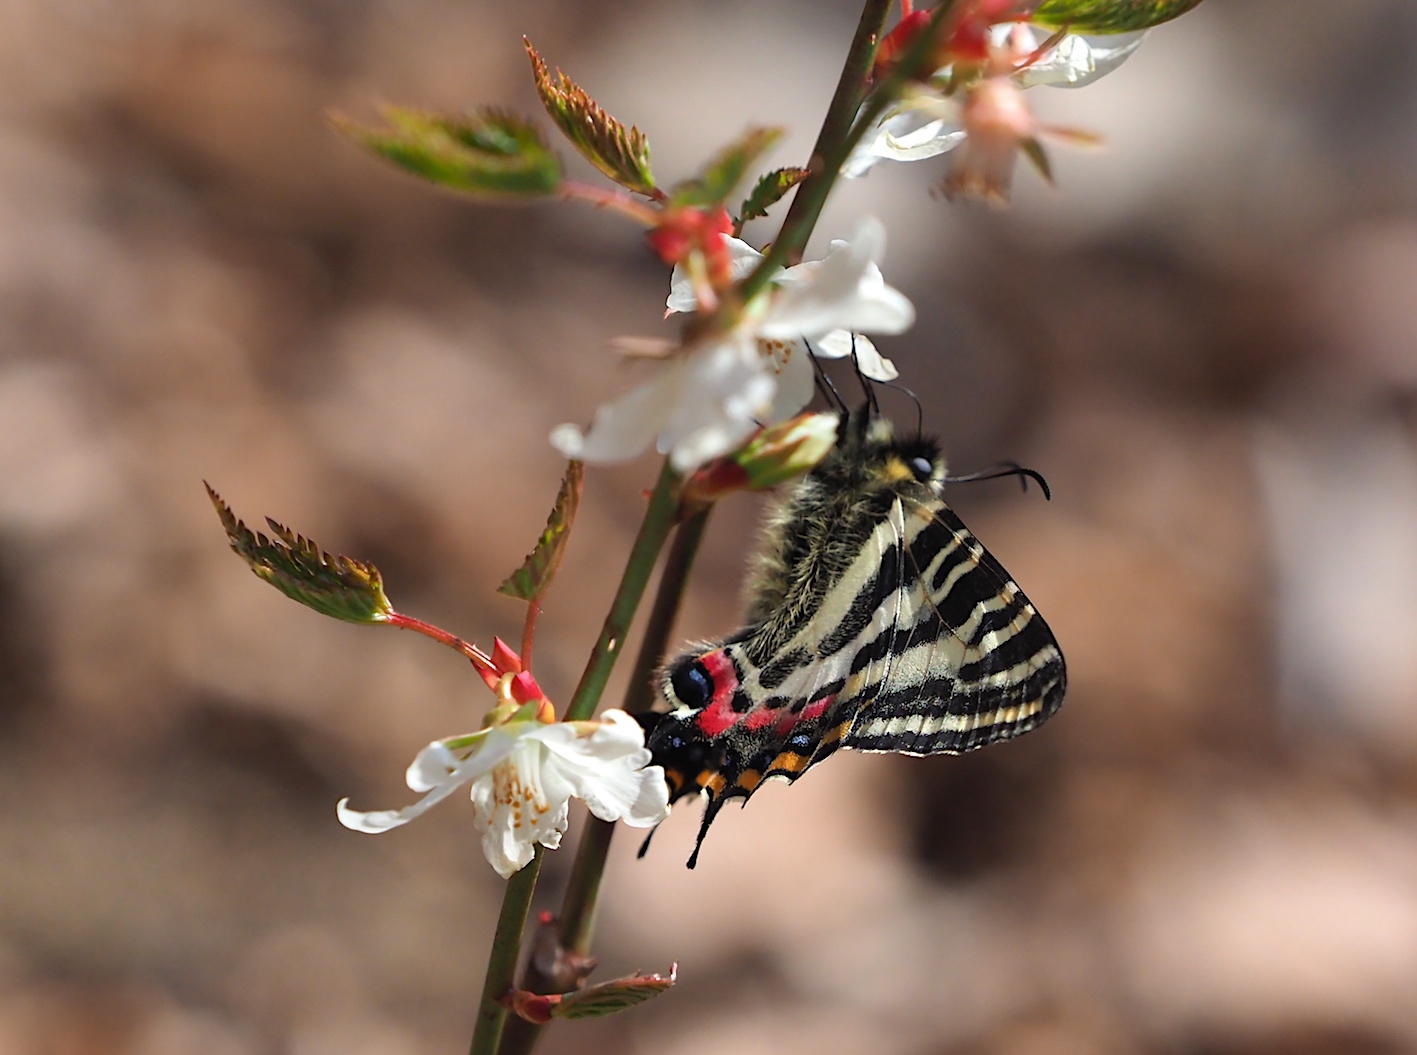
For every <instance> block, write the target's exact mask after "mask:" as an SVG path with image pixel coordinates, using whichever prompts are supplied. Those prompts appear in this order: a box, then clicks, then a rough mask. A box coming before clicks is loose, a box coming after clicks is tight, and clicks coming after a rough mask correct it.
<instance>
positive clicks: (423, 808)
mask: <svg viewBox="0 0 1417 1055" xmlns="http://www.w3.org/2000/svg"><path fill="white" fill-rule="evenodd" d="M515 747H516V738H515V737H512V736H508V735H507V734H506V733H504V732H503V731H502V730H500V729H497V728H493V729H491V730H489V731H488V735H487V739H485V740H483V741H482V743H481V745H479V747H478V749H477V750H476V751H475V752H474V753H473V754H472V755H470V756H469V757H468V758H467V759H466V760H465V761H461V762H459V761H458V759H457V756H456V755H454V754H453V753H452V752H451V751H450V750H448V747H447V745H446V744H445V743H444V742H443V741H441V740H435V741H433V743H431V744H429V745H428V746H427V747H425V748H424V749H423V750H421V751H419V752H418V756H417V757H416V758H414V760H413V764H412V765H410V766H409V767H408V772H407V774H406V775H405V779H406V780H407V782H408V786H409V787H410V788H411V789H412V790H414V791H425V792H427V794H425V795H424V796H423V798H421V799H419V800H418V801H417V802H415V803H413V804H412V805H411V806H405V807H404V808H403V809H401V810H369V811H368V812H364V811H361V810H352V809H350V808H349V799H348V798H347V797H346V798H343V799H340V801H339V803H338V804H337V805H336V806H335V813H336V815H337V816H338V817H339V820H340V823H341V824H343V825H344V826H345V827H346V828H351V829H353V830H354V831H357V832H368V833H370V834H377V833H379V832H386V831H388V830H389V829H391V828H398V827H400V826H402V825H404V824H407V823H408V822H409V821H411V820H413V818H415V817H418V816H421V815H422V814H424V813H426V812H427V811H428V810H429V809H431V808H432V807H433V806H436V805H437V804H438V803H440V802H442V801H443V800H444V799H445V798H447V797H448V796H449V795H451V794H452V793H453V792H454V791H456V790H457V789H458V788H460V787H462V785H464V784H466V783H467V782H468V781H469V780H476V779H477V778H479V777H480V776H482V775H483V774H484V773H487V772H489V771H490V770H491V769H492V768H493V767H494V766H496V765H497V764H498V763H499V762H501V761H502V760H503V759H504V758H506V757H507V756H508V755H509V754H511V753H512V751H513V750H514V749H515Z"/></svg>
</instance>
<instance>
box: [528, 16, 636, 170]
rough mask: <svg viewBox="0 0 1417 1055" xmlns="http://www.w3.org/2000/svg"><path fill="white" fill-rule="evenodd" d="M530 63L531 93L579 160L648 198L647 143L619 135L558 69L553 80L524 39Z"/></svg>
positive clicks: (613, 122) (633, 132)
mask: <svg viewBox="0 0 1417 1055" xmlns="http://www.w3.org/2000/svg"><path fill="white" fill-rule="evenodd" d="M522 42H523V43H524V44H526V53H527V57H528V58H530V59H531V72H532V76H533V77H534V78H535V79H536V91H537V94H539V95H540V96H541V102H542V105H543V106H545V107H546V112H547V113H548V114H550V115H551V120H553V121H555V122H556V126H557V127H558V128H560V129H561V131H562V132H564V133H565V134H566V138H567V139H569V140H570V141H571V142H572V143H574V144H575V146H576V149H577V150H579V151H580V152H581V154H583V155H584V156H585V159H586V160H587V161H589V162H590V163H591V164H592V165H594V166H595V167H596V168H598V169H599V170H600V171H601V172H603V173H604V174H605V175H606V176H609V177H610V178H611V179H613V180H614V181H615V182H616V183H618V184H620V186H622V187H625V188H626V189H628V190H632V191H635V192H637V193H639V194H650V195H652V194H654V193H655V186H654V176H653V175H652V174H651V173H650V168H649V140H647V139H646V138H645V136H644V133H643V132H641V131H640V130H639V129H638V128H636V127H634V126H633V125H631V126H630V129H629V131H626V130H625V126H624V125H622V124H621V123H620V122H619V121H617V120H615V118H613V117H611V116H610V115H609V114H608V113H606V112H605V111H604V110H602V109H601V108H600V106H599V104H598V103H596V101H595V100H594V99H592V98H591V97H590V96H589V95H587V94H586V93H585V90H584V89H583V88H581V86H580V85H578V84H576V83H575V82H574V81H573V80H571V79H570V78H569V77H567V76H566V75H565V74H564V73H562V72H561V71H560V70H559V69H558V70H557V71H556V75H555V77H553V76H552V75H551V73H550V71H549V70H548V69H547V68H546V63H545V62H543V61H542V58H541V56H540V55H538V54H537V53H536V49H535V48H534V47H532V46H531V41H529V40H527V39H526V38H525V37H523V38H522Z"/></svg>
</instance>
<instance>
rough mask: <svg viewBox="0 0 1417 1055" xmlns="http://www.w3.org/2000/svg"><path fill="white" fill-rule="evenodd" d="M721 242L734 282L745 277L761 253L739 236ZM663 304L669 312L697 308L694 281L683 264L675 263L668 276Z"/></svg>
mask: <svg viewBox="0 0 1417 1055" xmlns="http://www.w3.org/2000/svg"><path fill="white" fill-rule="evenodd" d="M723 243H724V245H726V246H727V247H728V255H729V259H730V261H731V263H730V264H729V272H730V273H731V274H732V276H733V281H735V282H737V281H738V280H739V279H742V278H746V277H747V275H748V273H749V272H750V271H752V270H753V268H755V267H757V266H758V261H760V260H761V259H762V258H763V254H762V253H760V252H758V251H757V250H756V249H754V248H753V247H752V246H750V245H749V244H748V243H747V242H745V241H743V239H741V238H725V239H724V240H723ZM664 306H665V307H666V308H668V309H669V311H670V312H676V311H698V310H699V301H698V298H697V297H695V296H694V283H693V282H691V281H690V279H689V270H688V268H686V267H685V266H684V265H683V264H675V265H674V273H673V274H672V275H670V276H669V299H668V300H666V301H665V302H664Z"/></svg>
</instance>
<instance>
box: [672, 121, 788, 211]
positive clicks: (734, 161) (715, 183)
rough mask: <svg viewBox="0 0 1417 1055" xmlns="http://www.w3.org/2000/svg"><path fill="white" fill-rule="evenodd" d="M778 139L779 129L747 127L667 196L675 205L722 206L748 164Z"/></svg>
mask: <svg viewBox="0 0 1417 1055" xmlns="http://www.w3.org/2000/svg"><path fill="white" fill-rule="evenodd" d="M781 138H782V129H781V128H750V129H748V131H746V132H744V133H743V134H742V135H741V136H739V137H738V138H737V139H736V140H734V141H733V142H732V143H729V144H728V146H726V147H724V148H723V149H722V150H720V151H719V152H718V153H717V154H715V155H714V156H713V158H712V159H711V160H710V161H709V163H708V164H707V165H705V166H704V168H703V171H702V172H700V173H699V174H698V175H697V176H696V177H694V178H693V179H691V180H685V181H684V182H683V183H681V184H679V185H678V186H677V187H675V188H674V190H673V191H672V192H671V194H670V199H671V200H672V201H673V202H674V204H675V205H697V206H704V205H722V204H723V202H724V199H725V198H727V197H728V196H729V195H730V194H732V193H733V188H735V187H737V186H738V184H739V183H741V182H743V176H744V175H745V174H746V173H747V171H748V168H749V166H751V165H752V164H753V162H755V161H757V160H758V158H760V157H762V155H764V154H765V153H767V152H768V151H769V150H771V149H772V148H773V146H774V145H776V143H777V141H778V140H779V139H781Z"/></svg>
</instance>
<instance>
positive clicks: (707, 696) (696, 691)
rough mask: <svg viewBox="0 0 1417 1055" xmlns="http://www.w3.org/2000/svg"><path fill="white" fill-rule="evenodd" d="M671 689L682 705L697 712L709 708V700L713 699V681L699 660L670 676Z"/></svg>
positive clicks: (686, 664)
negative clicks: (702, 708)
mask: <svg viewBox="0 0 1417 1055" xmlns="http://www.w3.org/2000/svg"><path fill="white" fill-rule="evenodd" d="M669 687H670V688H671V689H673V690H674V695H675V697H676V698H677V699H678V700H679V702H680V703H682V704H684V706H686V707H692V708H694V709H695V710H698V709H699V708H701V707H707V706H708V702H709V700H711V699H713V679H712V678H710V677H709V672H708V670H706V669H705V667H704V665H703V663H702V662H700V661H699V660H697V659H696V660H694V661H692V662H690V663H685V664H684V665H683V666H681V667H680V668H679V669H678V670H676V671H674V672H673V673H672V674H670V675H669Z"/></svg>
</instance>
